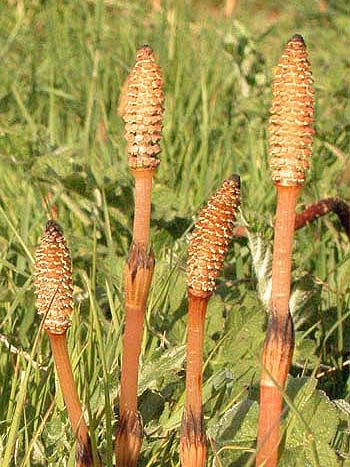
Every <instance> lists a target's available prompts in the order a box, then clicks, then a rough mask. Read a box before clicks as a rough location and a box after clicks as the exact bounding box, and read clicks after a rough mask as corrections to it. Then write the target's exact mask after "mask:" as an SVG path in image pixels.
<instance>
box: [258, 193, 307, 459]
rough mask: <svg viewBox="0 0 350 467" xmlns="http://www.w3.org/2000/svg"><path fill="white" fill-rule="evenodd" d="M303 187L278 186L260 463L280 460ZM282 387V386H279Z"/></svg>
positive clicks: (291, 351) (261, 416) (264, 359)
mask: <svg viewBox="0 0 350 467" xmlns="http://www.w3.org/2000/svg"><path fill="white" fill-rule="evenodd" d="M299 191H300V188H299V187H297V186H280V185H277V212H276V221H275V237H274V251H273V264H272V291H271V302H270V315H269V321H268V327H267V332H266V339H265V344H264V350H263V357H262V366H263V370H262V375H261V382H260V412H259V423H258V448H257V457H256V465H257V466H265V467H275V466H277V461H278V444H279V436H280V435H279V425H280V418H281V413H282V401H283V397H282V393H281V391H283V389H284V385H285V382H286V379H287V376H288V371H289V368H290V364H291V360H292V355H293V348H294V336H293V325H292V319H291V316H290V314H289V297H290V284H291V270H292V248H293V237H294V225H295V207H296V203H297V198H298V194H299ZM278 386H279V387H278Z"/></svg>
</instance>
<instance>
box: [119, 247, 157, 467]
mask: <svg viewBox="0 0 350 467" xmlns="http://www.w3.org/2000/svg"><path fill="white" fill-rule="evenodd" d="M153 268H154V257H153V254H147V252H146V250H145V248H144V247H143V246H142V245H140V244H133V245H132V247H131V250H130V253H129V259H128V262H127V264H126V266H125V270H124V278H125V309H126V316H125V329H124V336H123V356H122V371H121V384H120V399H119V411H120V422H119V424H118V430H117V437H116V447H115V450H116V457H117V465H119V466H130V467H132V466H136V464H137V459H138V457H139V452H140V449H141V443H142V436H143V430H142V420H141V417H140V415H139V414H138V412H137V386H138V368H139V357H140V352H141V342H142V334H143V321H144V315H145V310H146V304H147V298H148V292H149V288H150V285H151V281H152V275H153Z"/></svg>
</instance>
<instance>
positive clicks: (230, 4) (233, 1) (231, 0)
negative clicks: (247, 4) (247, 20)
mask: <svg viewBox="0 0 350 467" xmlns="http://www.w3.org/2000/svg"><path fill="white" fill-rule="evenodd" d="M237 3H238V1H237V0H226V3H225V17H226V18H230V17H231V16H232V13H233V12H234V10H235V8H236V6H237Z"/></svg>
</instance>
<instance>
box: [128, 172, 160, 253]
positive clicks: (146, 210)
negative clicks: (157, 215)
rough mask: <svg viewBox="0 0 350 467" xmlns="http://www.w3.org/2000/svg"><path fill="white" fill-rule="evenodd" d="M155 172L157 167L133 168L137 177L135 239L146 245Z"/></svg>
mask: <svg viewBox="0 0 350 467" xmlns="http://www.w3.org/2000/svg"><path fill="white" fill-rule="evenodd" d="M154 172H155V169H132V173H133V175H134V177H135V189H134V199H135V213H134V227H133V241H134V243H136V244H140V245H144V246H145V247H146V246H147V245H148V241H149V231H150V219H151V192H152V180H153V175H154Z"/></svg>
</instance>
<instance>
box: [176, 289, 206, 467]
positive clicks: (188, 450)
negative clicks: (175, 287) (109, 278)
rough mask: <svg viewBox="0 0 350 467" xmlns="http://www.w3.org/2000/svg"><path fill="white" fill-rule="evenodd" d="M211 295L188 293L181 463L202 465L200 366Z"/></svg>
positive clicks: (184, 464) (203, 436) (204, 447)
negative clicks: (206, 316) (199, 295)
mask: <svg viewBox="0 0 350 467" xmlns="http://www.w3.org/2000/svg"><path fill="white" fill-rule="evenodd" d="M209 298H210V295H207V296H204V297H197V296H195V295H192V294H191V292H190V291H189V293H188V324H187V346H186V352H187V363H186V403H185V411H184V415H183V418H182V425H181V447H180V457H181V465H182V466H183V467H202V466H204V465H205V460H206V437H205V428H204V423H203V409H202V366H203V343H204V327H205V314H206V310H207V304H208V300H209Z"/></svg>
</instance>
